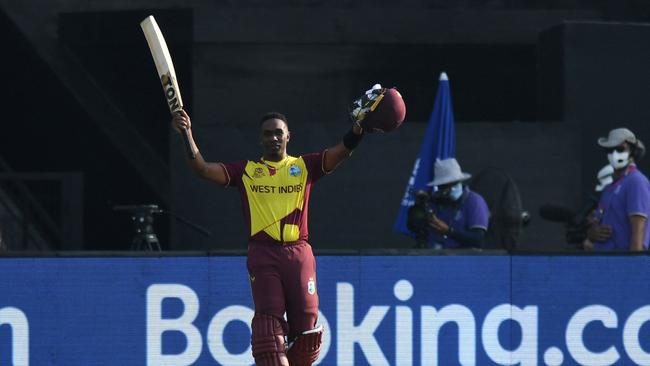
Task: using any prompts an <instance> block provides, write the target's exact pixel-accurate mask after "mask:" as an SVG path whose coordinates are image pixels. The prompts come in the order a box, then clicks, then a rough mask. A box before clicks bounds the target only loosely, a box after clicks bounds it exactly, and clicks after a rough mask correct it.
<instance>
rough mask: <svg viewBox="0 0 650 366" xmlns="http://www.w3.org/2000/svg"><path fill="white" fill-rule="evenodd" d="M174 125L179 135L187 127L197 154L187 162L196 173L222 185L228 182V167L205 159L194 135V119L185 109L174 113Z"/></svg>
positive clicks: (193, 149) (193, 150) (191, 143)
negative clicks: (192, 119)
mask: <svg viewBox="0 0 650 366" xmlns="http://www.w3.org/2000/svg"><path fill="white" fill-rule="evenodd" d="M172 127H174V129H175V130H176V132H178V134H179V136H181V129H182V128H185V129H187V132H188V135H189V139H190V147H191V148H192V152H194V153H195V154H196V158H195V159H187V162H188V164H189V166H190V168H192V170H193V171H194V173H196V175H198V176H199V177H201V178H203V179H206V180H209V181H212V182H215V183H218V184H221V185H226V184H228V174H227V173H226V169H225V168H224V167H223V165H222V164H221V163H210V162H206V161H205V160H204V159H203V156H202V155H201V152H200V151H199V148H198V146H197V145H196V142H195V141H194V137H193V135H192V121H191V119H190V116H189V115H188V114H187V113H186V112H185V111H184V110H181V111H180V112H179V113H176V114H175V115H174V117H173V118H172Z"/></svg>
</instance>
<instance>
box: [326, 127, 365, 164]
mask: <svg viewBox="0 0 650 366" xmlns="http://www.w3.org/2000/svg"><path fill="white" fill-rule="evenodd" d="M362 137H363V129H362V128H361V127H360V126H359V125H357V124H355V125H354V126H353V127H352V128H351V129H350V131H348V133H347V134H346V135H345V136H344V137H343V140H342V141H341V142H339V143H338V145H335V146H332V147H330V148H329V149H327V154H325V160H324V162H323V168H325V171H326V172H328V173H329V172H331V171H333V170H334V169H336V167H337V166H338V165H339V164H341V162H342V161H343V160H345V159H347V158H348V157H349V156H350V155H352V150H354V148H355V147H357V145H358V144H359V142H361V138H362Z"/></svg>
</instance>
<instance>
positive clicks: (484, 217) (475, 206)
mask: <svg viewBox="0 0 650 366" xmlns="http://www.w3.org/2000/svg"><path fill="white" fill-rule="evenodd" d="M471 193H472V197H471V200H470V202H469V205H468V207H467V213H466V215H467V228H468V229H483V230H485V231H487V229H488V223H489V220H490V210H489V209H488V206H487V203H485V200H484V199H483V197H481V196H480V195H479V194H478V193H475V192H471Z"/></svg>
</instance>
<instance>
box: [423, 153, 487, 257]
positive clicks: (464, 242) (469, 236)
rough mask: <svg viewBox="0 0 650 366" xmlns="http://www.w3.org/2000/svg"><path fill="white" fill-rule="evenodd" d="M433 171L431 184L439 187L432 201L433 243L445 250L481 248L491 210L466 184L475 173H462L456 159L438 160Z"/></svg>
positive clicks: (430, 239) (431, 240)
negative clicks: (464, 183)
mask: <svg viewBox="0 0 650 366" xmlns="http://www.w3.org/2000/svg"><path fill="white" fill-rule="evenodd" d="M433 170H434V177H435V178H434V179H433V181H432V182H431V183H429V186H435V187H436V188H437V190H436V192H435V193H434V194H433V195H432V199H431V201H430V207H431V211H432V212H431V215H430V218H429V227H430V230H431V233H430V234H431V235H429V245H430V246H432V247H434V248H445V249H449V248H462V247H481V245H482V244H483V241H484V239H485V234H486V232H487V228H488V220H489V216H490V211H489V209H488V206H487V203H485V200H484V199H483V197H481V195H479V194H478V193H476V192H472V191H470V190H469V188H468V187H467V186H465V185H463V182H464V181H466V180H468V179H469V178H470V177H471V175H469V174H467V173H464V172H462V171H461V169H460V165H458V162H457V161H456V159H453V158H451V159H445V160H436V163H435V165H434V168H433Z"/></svg>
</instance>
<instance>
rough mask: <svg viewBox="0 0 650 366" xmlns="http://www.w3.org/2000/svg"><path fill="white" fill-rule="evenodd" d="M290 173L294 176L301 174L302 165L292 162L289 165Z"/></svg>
mask: <svg viewBox="0 0 650 366" xmlns="http://www.w3.org/2000/svg"><path fill="white" fill-rule="evenodd" d="M289 175H290V176H292V177H297V176H299V175H300V167H299V166H297V165H295V164H292V165H291V166H290V167H289Z"/></svg>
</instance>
